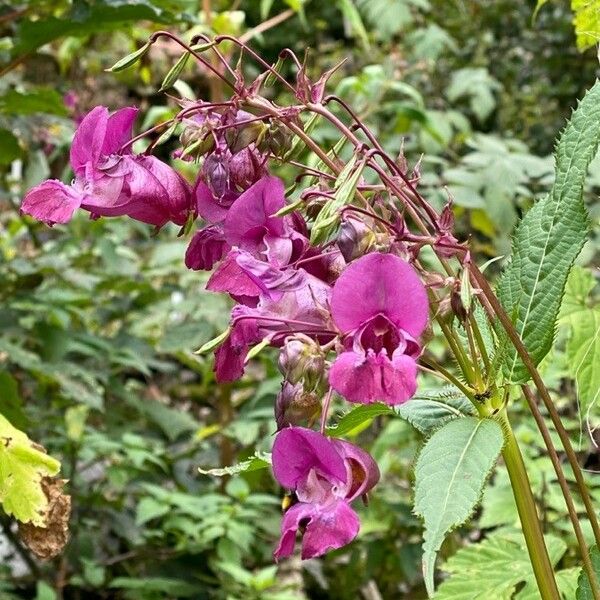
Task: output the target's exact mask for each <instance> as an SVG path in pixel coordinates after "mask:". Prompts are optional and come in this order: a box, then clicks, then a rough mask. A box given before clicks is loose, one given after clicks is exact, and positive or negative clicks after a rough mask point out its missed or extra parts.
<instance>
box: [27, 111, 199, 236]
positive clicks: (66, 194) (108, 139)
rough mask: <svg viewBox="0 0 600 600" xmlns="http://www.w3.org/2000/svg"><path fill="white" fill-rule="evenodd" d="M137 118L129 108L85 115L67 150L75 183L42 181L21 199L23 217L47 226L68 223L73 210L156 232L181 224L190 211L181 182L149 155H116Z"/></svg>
mask: <svg viewBox="0 0 600 600" xmlns="http://www.w3.org/2000/svg"><path fill="white" fill-rule="evenodd" d="M136 115H137V109H136V108H132V107H128V108H122V109H121V110H118V111H116V112H115V113H113V114H112V115H109V113H108V109H107V108H105V107H104V106H97V107H96V108H94V109H93V110H92V111H91V112H89V113H88V114H87V115H86V116H85V118H84V119H83V120H82V121H81V124H80V125H79V127H78V128H77V131H76V132H75V137H74V138H73V144H72V146H71V167H72V168H73V171H74V173H75V181H74V182H73V183H72V185H70V186H68V185H65V184H64V183H62V182H60V181H57V180H47V181H44V182H43V183H41V184H40V185H38V186H36V187H35V188H33V189H32V190H31V191H30V192H29V193H28V194H27V195H26V196H25V199H24V201H23V204H22V206H21V210H22V212H24V213H25V214H29V215H31V216H33V217H35V218H36V219H39V220H40V221H44V222H45V223H48V224H49V225H53V224H55V223H66V222H68V221H69V220H70V219H71V217H72V216H73V213H74V212H75V210H76V209H77V208H83V209H84V210H88V211H89V212H90V213H92V216H109V217H112V216H121V215H128V216H129V217H131V218H133V219H136V220H138V221H142V222H144V223H149V224H151V225H156V226H157V227H162V226H163V225H164V224H165V223H167V222H168V221H173V222H175V223H177V224H178V225H183V224H185V222H186V220H187V216H188V213H189V212H190V210H191V208H192V205H191V190H190V188H189V186H188V184H187V183H186V182H185V180H184V179H183V178H182V177H181V176H180V175H179V174H178V173H177V172H176V171H174V170H173V169H171V167H169V166H167V165H165V164H164V163H162V162H161V161H159V160H158V159H157V158H155V157H153V156H133V155H132V154H131V151H130V150H129V149H125V150H124V151H122V150H121V148H122V146H123V145H124V144H126V142H127V141H128V140H129V139H130V138H131V128H132V126H133V121H134V120H135V117H136Z"/></svg>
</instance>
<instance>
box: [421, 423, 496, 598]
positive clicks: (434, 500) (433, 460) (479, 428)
mask: <svg viewBox="0 0 600 600" xmlns="http://www.w3.org/2000/svg"><path fill="white" fill-rule="evenodd" d="M503 443H504V437H503V435H502V428H501V427H500V425H499V423H498V422H496V421H493V420H491V419H478V418H476V417H465V418H464V419H456V420H453V421H450V422H449V423H447V424H446V425H444V427H442V428H441V429H438V430H437V431H436V432H435V433H434V434H433V435H432V436H431V437H430V438H429V440H428V441H427V443H426V444H425V446H424V447H423V449H422V450H421V453H420V454H419V458H418V460H417V465H416V467H415V508H414V511H415V513H416V514H417V515H418V516H420V517H422V518H423V520H424V524H425V532H424V535H423V576H424V578H425V585H426V587H427V592H428V594H429V595H430V596H432V595H433V591H434V584H433V575H434V568H435V558H436V555H437V552H438V550H439V549H440V546H441V545H442V542H443V541H444V537H445V536H446V534H447V533H448V532H449V531H451V530H452V529H454V528H456V527H458V526H459V525H462V524H463V523H464V522H465V521H466V520H467V519H468V518H469V517H470V515H471V513H472V512H473V510H474V508H475V506H476V505H477V503H478V501H479V498H480V496H481V493H482V490H483V486H484V483H485V481H486V479H487V477H488V475H489V473H490V471H491V469H492V467H493V466H494V463H495V462H496V459H497V458H498V455H499V454H500V451H501V450H502V445H503Z"/></svg>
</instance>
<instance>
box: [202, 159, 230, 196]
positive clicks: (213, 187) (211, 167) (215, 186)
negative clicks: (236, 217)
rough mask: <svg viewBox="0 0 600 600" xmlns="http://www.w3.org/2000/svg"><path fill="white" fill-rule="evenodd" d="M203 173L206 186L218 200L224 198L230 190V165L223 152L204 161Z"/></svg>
mask: <svg viewBox="0 0 600 600" xmlns="http://www.w3.org/2000/svg"><path fill="white" fill-rule="evenodd" d="M202 171H203V173H204V176H205V177H206V185H208V187H209V188H210V191H211V192H212V193H213V194H214V195H215V197H216V198H222V197H223V196H225V194H226V193H227V192H228V191H229V189H230V184H229V164H228V161H227V159H226V158H225V156H224V155H223V154H222V153H221V152H213V153H212V154H209V155H208V156H207V157H206V158H205V159H204V165H203V166H202Z"/></svg>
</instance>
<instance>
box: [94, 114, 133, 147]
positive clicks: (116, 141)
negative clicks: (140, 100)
mask: <svg viewBox="0 0 600 600" xmlns="http://www.w3.org/2000/svg"><path fill="white" fill-rule="evenodd" d="M137 114H138V109H137V108H136V107H135V106H126V107H125V108H121V109H119V110H116V111H115V112H114V113H113V114H112V115H110V117H108V122H107V124H106V133H105V136H104V143H103V144H102V154H103V155H109V154H117V153H119V150H120V149H121V146H123V144H125V143H126V142H128V141H129V140H130V139H131V130H132V129H133V122H134V121H135V118H136V117H137ZM130 152H131V148H128V149H127V152H124V154H129V153H130Z"/></svg>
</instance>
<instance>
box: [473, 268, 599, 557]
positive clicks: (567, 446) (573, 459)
mask: <svg viewBox="0 0 600 600" xmlns="http://www.w3.org/2000/svg"><path fill="white" fill-rule="evenodd" d="M471 274H472V276H473V279H474V282H475V283H476V284H477V285H478V286H479V287H480V288H481V291H482V294H483V298H484V299H485V300H486V302H487V303H489V308H490V309H491V315H490V317H491V318H492V319H493V318H494V316H496V317H498V320H499V321H500V323H501V324H502V327H503V328H504V331H506V333H507V335H508V337H509V338H510V340H511V342H512V343H513V345H514V347H515V348H516V350H517V352H518V353H519V356H520V357H521V360H522V361H523V364H524V365H525V367H526V368H527V370H528V371H529V374H530V375H531V378H532V379H533V383H534V384H535V387H536V388H537V390H538V393H539V395H540V398H541V399H542V402H543V403H544V406H545V407H546V410H547V411H548V414H549V415H550V419H551V420H552V424H553V425H554V428H555V429H556V432H557V433H558V437H559V438H560V441H561V443H562V445H563V449H564V451H565V454H566V455H567V459H568V461H569V464H570V465H571V469H572V471H573V475H574V476H575V481H576V483H577V488H578V489H579V493H580V495H581V499H582V500H583V504H584V506H585V512H586V514H587V516H588V519H589V521H590V523H591V525H592V530H593V531H594V538H595V540H596V544H597V545H598V546H600V524H599V523H598V518H597V517H596V511H595V509H594V505H593V503H592V499H591V497H590V492H589V490H588V489H587V485H586V483H585V480H584V478H583V473H582V471H581V467H580V466H579V462H578V460H577V454H575V450H574V449H573V446H572V444H571V440H570V439H569V433H568V432H567V430H566V429H565V427H564V425H563V424H562V421H561V418H560V415H559V414H558V411H557V410H556V407H555V406H554V403H553V402H552V398H551V397H550V394H549V392H548V389H547V388H546V386H545V384H544V381H543V380H542V378H541V376H540V374H539V371H538V370H537V369H536V366H535V364H534V362H533V360H532V359H531V356H529V353H528V352H527V348H525V345H524V344H523V342H522V340H521V338H520V337H519V334H518V332H517V330H516V329H515V327H514V325H513V323H512V321H511V320H510V317H509V316H508V315H507V314H506V311H505V310H504V308H503V307H502V305H501V304H500V301H499V300H498V298H496V296H495V294H494V292H493V291H492V288H491V287H490V284H489V283H488V282H487V279H486V278H485V277H484V276H483V274H482V273H481V271H480V270H479V269H478V268H477V265H474V264H473V265H471ZM484 307H485V304H484Z"/></svg>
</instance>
